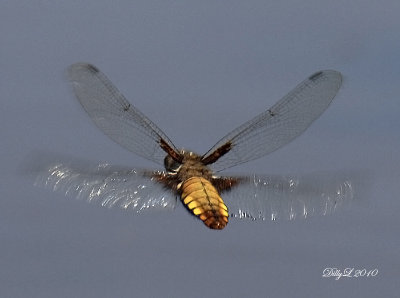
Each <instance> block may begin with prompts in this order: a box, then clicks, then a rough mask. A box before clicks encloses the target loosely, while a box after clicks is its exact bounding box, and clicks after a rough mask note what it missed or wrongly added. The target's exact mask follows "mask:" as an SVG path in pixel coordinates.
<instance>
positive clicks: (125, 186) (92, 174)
mask: <svg viewBox="0 0 400 298" xmlns="http://www.w3.org/2000/svg"><path fill="white" fill-rule="evenodd" d="M150 174H151V172H148V173H147V172H141V171H136V170H127V169H123V168H120V167H116V166H110V165H106V164H103V165H96V166H85V167H82V166H80V167H76V166H71V165H67V164H63V163H54V164H52V165H50V166H48V167H46V168H45V169H43V170H40V171H39V172H38V173H37V176H36V182H35V185H36V186H41V187H45V188H48V189H51V190H53V191H55V192H61V193H63V194H65V195H68V196H72V197H76V198H77V199H82V200H86V201H88V202H93V203H98V204H100V205H101V206H105V207H108V208H111V207H114V206H118V207H120V208H123V209H127V210H128V209H129V210H133V211H136V212H138V213H139V212H142V211H144V210H150V209H157V210H172V209H174V208H175V206H176V196H175V194H174V193H173V192H172V191H171V190H168V189H165V188H164V187H163V186H162V185H161V184H160V183H158V182H157V181H156V178H152V177H151V175H150ZM155 174H160V173H159V172H156V173H155Z"/></svg>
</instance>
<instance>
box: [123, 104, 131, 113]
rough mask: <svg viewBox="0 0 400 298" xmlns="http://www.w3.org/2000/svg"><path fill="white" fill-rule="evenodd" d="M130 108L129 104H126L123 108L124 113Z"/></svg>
mask: <svg viewBox="0 0 400 298" xmlns="http://www.w3.org/2000/svg"><path fill="white" fill-rule="evenodd" d="M130 107H131V104H128V105H127V106H125V107H124V111H125V112H126V111H127V110H129V108H130Z"/></svg>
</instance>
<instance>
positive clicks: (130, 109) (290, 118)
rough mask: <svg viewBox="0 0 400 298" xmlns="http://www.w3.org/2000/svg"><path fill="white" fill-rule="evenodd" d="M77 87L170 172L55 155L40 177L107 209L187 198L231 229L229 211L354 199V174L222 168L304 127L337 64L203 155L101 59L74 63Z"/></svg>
mask: <svg viewBox="0 0 400 298" xmlns="http://www.w3.org/2000/svg"><path fill="white" fill-rule="evenodd" d="M68 76H69V80H70V82H71V83H72V86H73V90H74V93H75V95H76V97H77V99H78V100H79V102H80V103H81V105H82V106H83V108H84V109H85V111H86V112H87V114H88V115H89V117H90V118H91V119H92V120H93V122H94V123H95V125H96V126H97V127H98V128H99V129H100V130H101V131H102V132H103V133H104V134H105V135H107V136H108V137H109V138H111V139H112V140H113V141H115V142H116V143H118V144H119V145H121V146H122V147H123V148H125V149H127V150H129V151H131V152H134V153H135V154H137V155H139V156H141V157H143V158H145V159H147V160H150V161H152V162H155V163H157V164H159V165H160V166H162V167H163V170H157V171H154V170H138V169H132V168H127V167H118V166H112V165H109V164H99V165H95V166H88V165H83V164H79V165H77V164H75V165H71V164H67V163H60V162H58V163H54V164H52V165H51V166H49V167H47V168H46V170H45V171H44V173H43V174H42V175H39V178H38V181H37V184H41V185H45V186H47V187H50V188H52V189H53V190H54V191H61V192H64V193H66V194H70V195H72V196H75V197H77V198H81V199H85V200H88V201H89V202H98V203H100V204H101V205H102V206H105V207H114V206H119V207H121V208H123V209H130V210H133V211H135V212H137V213H141V212H142V211H145V210H152V209H155V210H173V209H175V207H176V205H177V204H178V202H181V203H182V204H183V206H185V208H186V209H187V210H188V211H189V212H190V213H191V214H192V215H193V216H195V217H197V218H198V219H200V220H201V221H202V222H203V223H204V224H205V226H206V227H208V228H210V229H215V230H221V229H224V228H225V227H226V226H227V224H228V221H229V220H230V218H238V219H246V218H247V219H251V220H256V219H261V220H265V219H268V218H270V219H272V220H276V219H279V218H287V219H294V218H296V217H303V218H305V217H307V216H310V215H313V214H322V215H325V214H329V213H332V212H334V211H335V210H336V209H337V208H338V206H340V205H342V204H343V203H344V202H347V201H348V200H351V199H352V198H353V196H354V189H353V188H354V187H353V184H352V181H351V179H347V178H344V177H337V176H335V177H328V178H325V179H324V178H323V177H322V178H321V177H318V176H312V177H311V178H310V177H308V178H307V177H301V178H298V177H293V176H277V175H275V176H274V175H272V176H259V175H247V176H246V175H242V176H235V175H221V174H220V172H221V171H223V170H225V169H227V168H231V167H233V166H236V165H238V164H242V163H245V162H248V161H251V160H254V159H258V158H260V157H262V156H265V155H267V154H269V153H271V152H273V151H275V150H277V149H279V148H281V147H282V146H284V145H286V144H287V143H289V142H291V141H292V140H293V139H295V138H296V137H297V136H299V135H300V134H302V133H303V132H304V131H305V130H306V129H307V128H308V127H309V126H310V125H311V123H313V122H314V120H316V119H317V118H318V117H319V116H320V115H321V114H322V113H323V112H324V111H325V110H326V109H327V107H328V106H329V105H330V103H331V101H332V100H333V98H334V97H335V95H336V94H337V92H338V90H339V89H340V86H341V83H342V76H341V74H340V73H339V72H337V71H334V70H323V71H318V72H316V73H314V74H312V75H310V76H309V77H308V78H307V79H306V80H304V81H303V82H301V83H300V84H299V85H297V86H296V87H295V88H294V89H293V90H292V91H291V92H289V93H288V94H287V95H286V96H284V97H283V98H282V99H281V100H279V101H278V102H277V103H276V104H275V105H273V106H272V107H270V108H269V109H266V110H265V111H263V112H262V113H261V114H259V115H258V116H256V117H255V118H253V119H251V120H249V121H247V122H245V123H244V124H243V125H241V126H239V127H238V128H236V129H234V130H233V131H231V132H230V133H228V134H227V135H226V136H225V137H223V138H222V139H220V140H219V141H218V142H217V143H216V144H215V145H214V146H213V147H212V148H211V149H210V150H209V151H208V152H206V153H205V154H203V155H200V154H197V153H195V152H192V151H188V150H184V149H178V148H177V147H175V145H174V144H173V143H172V142H171V140H170V139H169V138H168V137H167V135H166V134H165V133H164V132H163V131H162V130H161V129H160V128H159V127H158V126H157V125H156V124H154V122H153V121H151V120H150V119H149V118H148V117H146V116H145V115H144V114H143V113H142V112H141V111H139V110H138V109H137V108H136V107H134V106H133V105H132V104H131V103H130V102H129V101H128V100H127V99H126V98H125V97H124V96H123V95H122V93H121V92H120V91H119V90H118V89H117V88H116V87H115V86H114V84H113V83H112V82H111V81H110V80H109V79H108V78H107V77H106V75H105V74H103V73H102V72H101V71H100V70H99V69H98V68H97V67H95V66H93V65H91V64H88V63H76V64H73V65H71V66H70V67H69V68H68Z"/></svg>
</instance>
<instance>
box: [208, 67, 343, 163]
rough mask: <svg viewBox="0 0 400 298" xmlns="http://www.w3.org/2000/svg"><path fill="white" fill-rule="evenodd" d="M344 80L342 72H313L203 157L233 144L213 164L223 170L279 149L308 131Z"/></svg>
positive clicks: (228, 135)
mask: <svg viewBox="0 0 400 298" xmlns="http://www.w3.org/2000/svg"><path fill="white" fill-rule="evenodd" d="M341 82H342V76H341V74H340V73H339V72H337V71H333V70H324V71H320V72H317V73H315V74H313V75H311V76H310V77H309V78H308V79H306V80H305V81H303V82H302V83H300V84H299V85H298V86H297V87H296V88H294V89H293V90H292V91H291V92H290V93H289V94H287V95H286V96H285V97H283V98H282V99H281V100H279V101H278V102H277V103H276V104H275V105H274V106H273V107H271V108H270V109H268V110H266V111H265V112H263V113H261V114H260V115H258V116H256V117H255V118H253V119H252V120H250V121H248V122H246V123H244V124H243V125H241V126H239V127H238V128H237V129H235V130H233V131H232V132H230V133H229V134H227V135H226V136H225V137H224V138H222V139H221V140H220V141H219V142H218V143H217V144H215V145H214V147H212V148H211V149H210V150H209V151H208V152H207V153H206V154H205V155H204V156H203V160H207V158H208V157H210V156H212V155H213V154H214V155H217V156H218V154H215V152H218V150H219V148H221V147H222V148H223V147H224V146H225V147H231V148H230V151H229V152H228V153H226V154H225V155H222V157H220V158H219V159H218V160H217V161H216V162H215V163H213V164H212V165H211V167H212V168H213V169H214V170H215V171H221V170H223V169H226V168H229V167H233V166H235V165H237V164H240V163H244V162H247V161H249V160H253V159H257V158H259V157H261V156H264V155H266V154H268V153H271V152H273V151H275V150H277V149H279V148H280V147H282V146H283V145H285V144H287V143H289V142H290V141H292V140H293V139H294V138H296V137H297V136H299V135H300V134H301V133H302V132H304V131H305V130H306V129H307V128H308V127H309V126H310V125H311V123H312V122H313V121H314V120H316V119H317V118H318V117H319V116H320V115H321V114H322V113H323V112H324V111H325V109H326V108H327V107H328V106H329V104H330V103H331V101H332V99H333V98H334V97H335V95H336V93H337V91H338V90H339V88H340V86H341ZM227 145H228V146H227ZM222 151H223V150H222Z"/></svg>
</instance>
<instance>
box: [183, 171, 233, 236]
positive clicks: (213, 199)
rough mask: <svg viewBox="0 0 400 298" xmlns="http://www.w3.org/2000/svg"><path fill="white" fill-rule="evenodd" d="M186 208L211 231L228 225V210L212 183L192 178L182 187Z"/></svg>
mask: <svg viewBox="0 0 400 298" xmlns="http://www.w3.org/2000/svg"><path fill="white" fill-rule="evenodd" d="M181 190H182V194H181V200H182V202H183V203H184V204H185V206H186V207H187V208H188V209H189V210H190V211H191V212H192V213H193V214H194V215H195V216H197V217H199V218H200V219H201V220H202V221H203V222H204V224H205V225H206V226H207V227H209V228H210V229H217V230H221V229H223V228H225V226H226V225H227V223H228V216H229V215H228V208H227V207H226V205H225V203H224V201H223V200H222V198H221V197H220V195H219V193H218V191H217V190H216V189H215V187H214V186H213V185H212V184H211V182H210V181H208V180H206V179H204V178H202V177H192V178H189V179H188V180H186V181H184V182H183V184H182V186H181Z"/></svg>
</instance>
